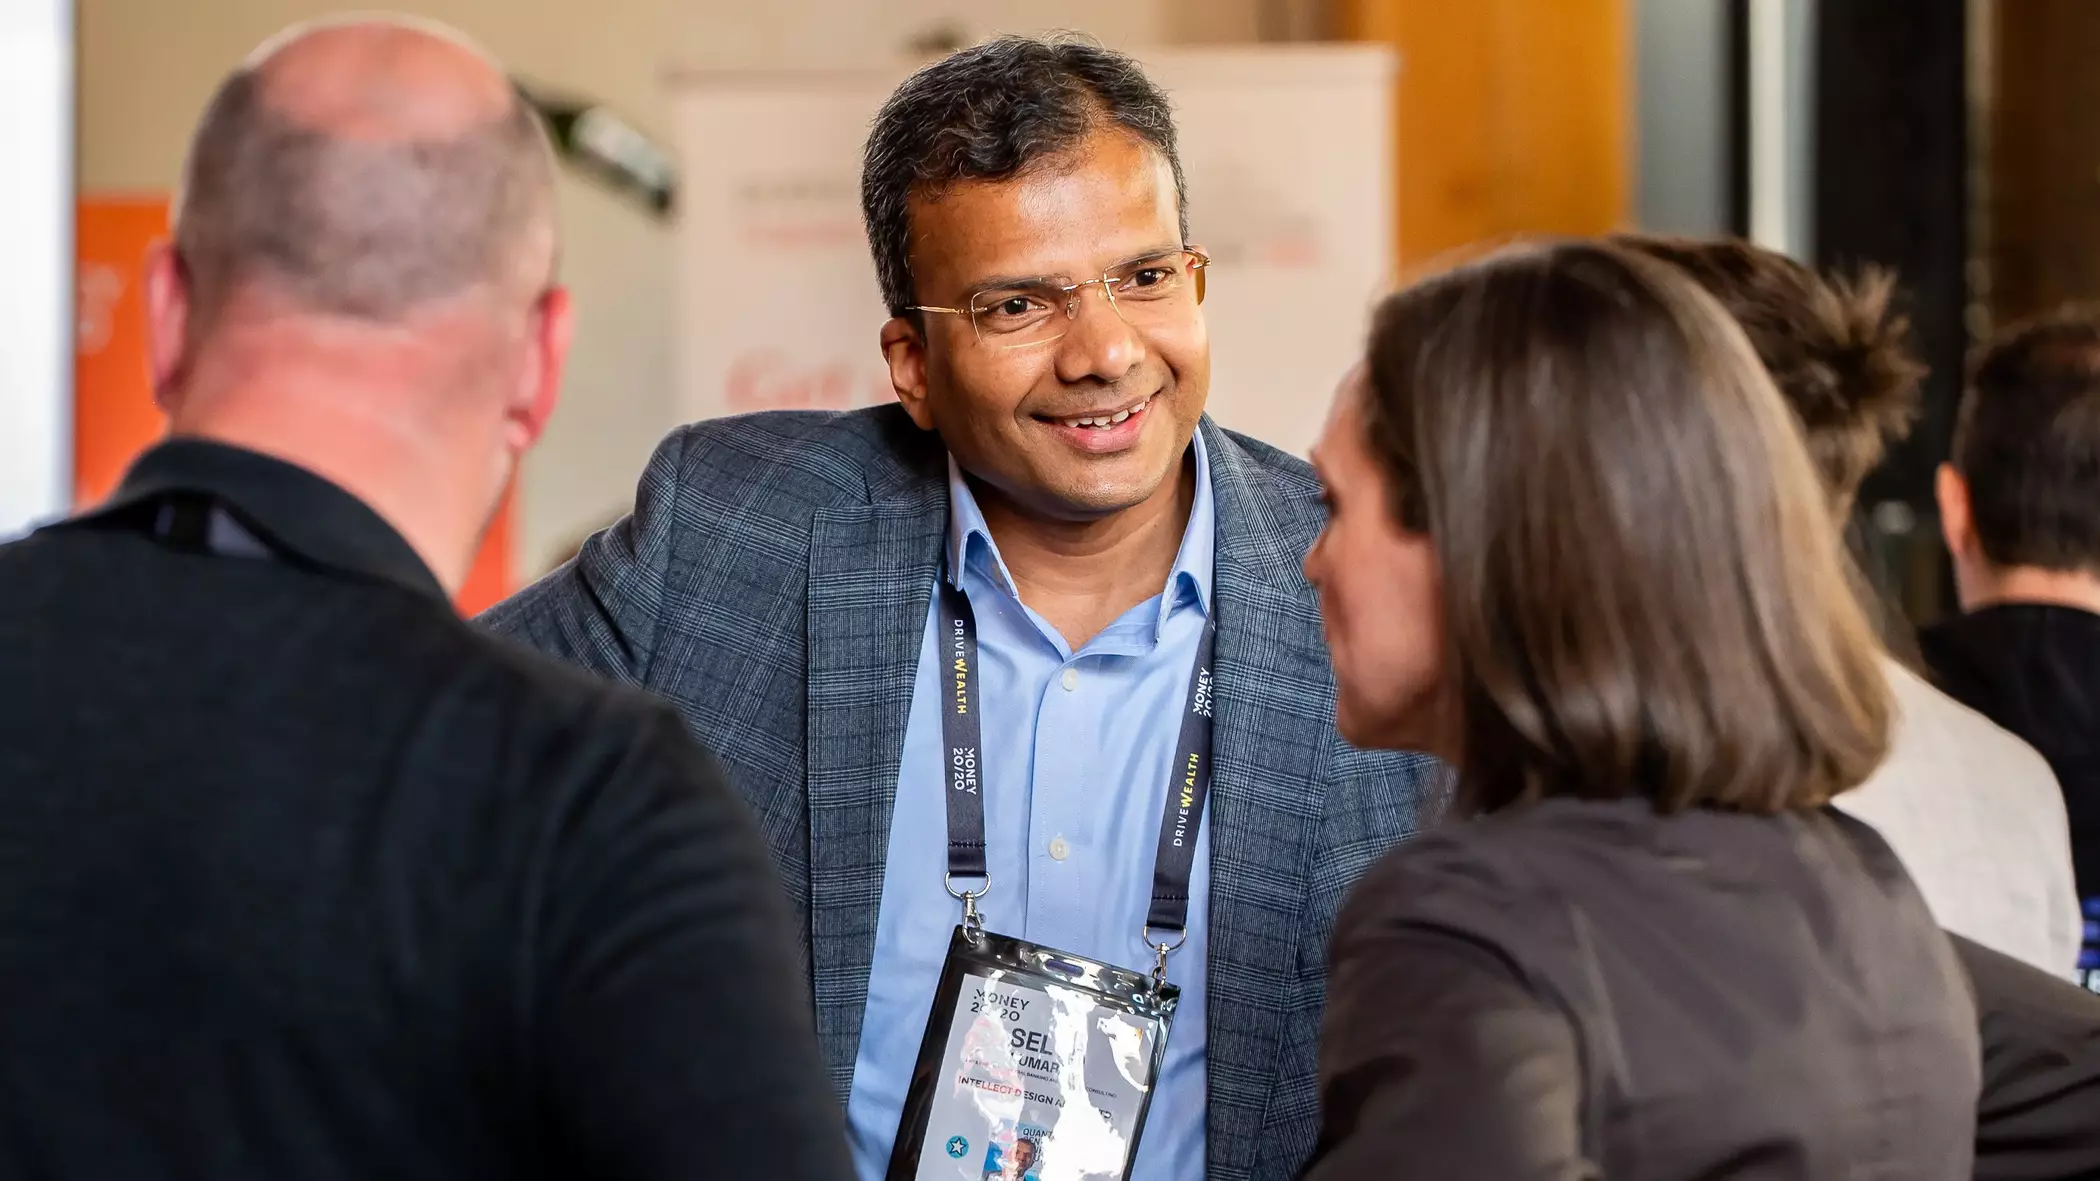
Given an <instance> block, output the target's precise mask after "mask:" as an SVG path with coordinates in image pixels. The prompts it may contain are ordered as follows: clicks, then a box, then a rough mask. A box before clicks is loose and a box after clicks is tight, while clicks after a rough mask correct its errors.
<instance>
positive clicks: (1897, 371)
mask: <svg viewBox="0 0 2100 1181" xmlns="http://www.w3.org/2000/svg"><path fill="white" fill-rule="evenodd" d="M1612 241H1613V242H1615V243H1617V244H1618V245H1620V246H1624V247H1627V248H1629V249H1632V250H1635V251H1638V252H1640V253H1642V254H1645V255H1647V256H1649V257H1650V258H1656V259H1660V260H1662V261H1663V262H1666V263H1669V264H1670V265H1671V266H1674V267H1676V268H1677V269H1678V270H1680V271H1682V272H1684V273H1685V274H1686V275H1689V276H1690V277H1691V278H1692V280H1693V281H1694V282H1696V283H1698V284H1699V286H1701V287H1703V288H1705V289H1706V293H1707V294H1708V295H1711V296H1713V297H1714V298H1715V299H1716V300H1718V301H1720V304H1721V306H1722V307H1724V308H1726V309H1728V314H1729V315H1731V316H1733V317H1735V321H1736V323H1737V324H1739V325H1741V326H1742V329H1743V334H1744V335H1745V336H1747V337H1749V338H1750V347H1751V348H1754V349H1756V350H1757V356H1758V359H1759V360H1761V361H1763V362H1764V364H1765V370H1766V372H1768V373H1770V374H1771V375H1772V382H1773V384H1775V385H1777V386H1778V387H1779V392H1780V394H1781V395H1782V396H1783V397H1785V399H1786V402H1787V405H1788V407H1790V408H1791V409H1792V410H1793V412H1794V417H1795V418H1797V419H1799V420H1800V422H1801V425H1802V427H1803V429H1804V430H1805V432H1806V437H1807V440H1808V453H1809V456H1810V458H1812V459H1814V460H1815V461H1816V470H1817V472H1818V473H1819V474H1821V476H1822V477H1823V486H1824V489H1825V490H1826V491H1827V492H1828V493H1829V494H1830V499H1831V503H1832V505H1833V507H1835V508H1836V509H1838V510H1839V511H1840V512H1843V511H1846V510H1848V509H1850V508H1851V505H1852V501H1853V498H1854V497H1856V496H1857V495H1858V494H1859V486H1860V484H1861V483H1862V482H1864V481H1865V480H1866V478H1867V473H1869V472H1871V471H1873V470H1874V468H1875V467H1877V466H1878V465H1879V464H1880V463H1881V460H1882V457H1883V456H1884V455H1885V454H1886V453H1887V451H1888V446H1889V444H1891V443H1897V442H1901V441H1902V440H1903V439H1904V437H1905V436H1907V435H1909V434H1910V430H1911V426H1912V425H1913V424H1914V423H1915V422H1916V421H1917V416H1918V406H1919V402H1920V400H1921V396H1922V388H1921V384H1920V383H1921V382H1922V381H1923V380H1924V377H1925V366H1924V365H1923V364H1921V363H1919V361H1918V359H1917V357H1916V355H1915V354H1914V353H1913V352H1912V351H1911V348H1910V344H1909V336H1910V326H1909V324H1908V323H1907V322H1906V321H1905V319H1904V318H1903V317H1902V316H1901V315H1898V314H1897V313H1896V311H1895V309H1894V306H1893V301H1894V297H1895V291H1896V283H1895V278H1894V276H1892V275H1891V274H1889V273H1888V272H1887V271H1884V270H1880V269H1878V268H1873V267H1868V268H1864V269H1862V270H1861V271H1859V272H1858V273H1856V274H1853V275H1850V276H1837V277H1830V278H1826V277H1824V276H1823V275H1819V274H1817V273H1816V272H1815V271H1814V270H1813V269H1811V268H1810V267H1808V266H1805V265H1803V264H1802V263H1800V262H1797V261H1795V260H1794V259H1791V258H1788V257H1787V256H1786V255H1784V254H1781V253H1779V252H1778V251H1776V250H1767V249H1765V248H1764V247H1761V246H1755V245H1752V244H1751V243H1749V242H1744V241H1742V240H1740V239H1735V238H1677V237H1668V236H1662V235H1649V234H1620V235H1615V236H1614V237H1613V239H1612Z"/></svg>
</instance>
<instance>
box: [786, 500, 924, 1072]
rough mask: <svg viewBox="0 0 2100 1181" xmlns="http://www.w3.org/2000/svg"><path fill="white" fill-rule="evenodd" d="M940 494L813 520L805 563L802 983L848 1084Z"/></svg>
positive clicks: (836, 1068) (826, 513) (835, 511)
mask: <svg viewBox="0 0 2100 1181" xmlns="http://www.w3.org/2000/svg"><path fill="white" fill-rule="evenodd" d="M947 526H948V499H947V489H946V487H945V485H944V484H943V483H942V482H940V481H939V480H931V481H924V480H921V481H914V482H912V483H911V484H910V485H909V486H908V487H906V488H905V489H903V490H902V491H901V492H900V493H899V494H898V495H896V496H894V497H892V498H889V499H885V500H879V501H877V502H876V503H874V504H869V505H855V506H851V507H847V508H829V509H821V510H819V511H818V512H817V514H816V517H815V520H814V523H813V529H812V537H811V544H810V553H809V717H808V736H809V737H808V741H809V752H808V756H809V784H808V799H809V879H810V880H809V885H810V912H809V921H810V948H811V952H812V956H811V959H812V963H811V965H810V971H811V975H812V979H813V981H814V983H815V995H816V1009H817V1037H818V1041H819V1043H820V1044H821V1045H822V1047H823V1050H824V1057H825V1061H826V1063H827V1064H828V1065H829V1067H830V1069H831V1076H832V1082H833V1084H834V1085H835V1087H836V1088H837V1090H838V1093H839V1095H841V1096H844V1095H845V1094H846V1093H847V1091H848V1089H849V1088H850V1087H851V1085H852V1081H853V1061H854V1056H855V1055H856V1054H857V1053H858V1051H859V1046H860V1024H861V1017H862V1014H863V1012H864V1010H865V1009H866V1006H867V999H868V971H869V966H870V964H871V963H872V962H873V961H874V957H875V918H876V911H877V909H878V908H879V907H880V905H881V903H882V871H883V860H884V856H885V854H886V853H887V851H888V847H889V832H890V814H891V811H892V809H893V807H894V805H895V803H896V795H897V769H898V766H899V764H900V762H901V761H902V759H903V755H904V727H905V723H906V721H907V719H908V717H909V715H910V713H911V696H912V688H913V686H914V684H915V682H916V680H917V677H918V670H919V645H920V641H921V639H922V637H923V633H924V631H925V623H926V612H927V609H928V605H929V603H930V601H931V599H932V596H933V582H934V578H935V577H936V575H937V574H938V573H939V568H940V555H941V539H942V537H943V535H944V534H945V533H946V531H947Z"/></svg>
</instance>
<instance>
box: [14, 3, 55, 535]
mask: <svg viewBox="0 0 2100 1181" xmlns="http://www.w3.org/2000/svg"><path fill="white" fill-rule="evenodd" d="M71 29H72V12H71V5H70V4H69V3H68V0H0V111H6V112H7V113H8V114H7V117H6V118H5V119H4V120H0V160H5V161H6V162H7V164H6V167H7V182H6V183H5V184H4V185H0V259H6V260H7V273H6V275H5V276H0V540H5V539H6V538H9V537H12V536H14V535H15V534H17V533H19V532H21V531H23V530H25V529H27V528H29V527H30V526H33V525H35V524H38V523H41V522H43V521H47V520H49V519H51V518H52V517H55V516H57V515H59V514H60V513H62V512H63V511H65V508H66V501H67V499H68V495H67V494H68V493H69V492H70V491H71V479H72V472H71V467H72V458H73V455H72V440H73V433H72V419H73V414H72V411H73V400H72V391H73V365H72V362H73V357H72V340H73V334H72V331H71V326H70V325H69V323H68V321H69V320H71V319H72V314H73V298H72V288H73V283H72V269H73V258H72V255H73V218H72V210H71V207H70V204H69V202H70V200H71V191H70V186H69V185H68V184H67V178H68V176H69V175H70V174H71V172H72V167H73V160H72V146H73V128H72V121H71V119H70V118H69V117H68V115H69V112H68V111H67V109H66V103H65V95H66V94H67V93H68V92H69V91H70V90H71V89H72V79H71V76H70V75H71V71H72V67H73V46H72V44H71V42H72V37H71Z"/></svg>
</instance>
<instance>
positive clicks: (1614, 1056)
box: [1308, 799, 1979, 1181]
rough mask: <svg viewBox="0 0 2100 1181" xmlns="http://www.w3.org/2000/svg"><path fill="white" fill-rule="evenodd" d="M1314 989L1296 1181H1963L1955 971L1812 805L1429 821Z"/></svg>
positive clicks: (1965, 1092)
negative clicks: (1312, 1152)
mask: <svg viewBox="0 0 2100 1181" xmlns="http://www.w3.org/2000/svg"><path fill="white" fill-rule="evenodd" d="M1328 996H1329V1001H1328V1010H1327V1017H1326V1026H1325V1031H1324V1037H1323V1041H1322V1045H1321V1055H1320V1086H1321V1099H1322V1102H1323V1105H1324V1115H1325V1125H1324V1127H1323V1130H1322V1134H1321V1140H1320V1146H1319V1150H1318V1154H1317V1155H1316V1156H1315V1158H1314V1163H1313V1165H1312V1166H1311V1169H1310V1171H1309V1173H1308V1177H1309V1178H1312V1179H1315V1181H1345V1179H1353V1178H1374V1177H1375V1178H1392V1177H1424V1178H1456V1177H1468V1178H1470V1177H1482V1178H1486V1177H1494V1178H1498V1179H1508V1181H1524V1179H1531V1178H1554V1179H1574V1178H1594V1177H1609V1178H1611V1181H1648V1179H1655V1181H1682V1179H1684V1178H1690V1177H1699V1178H1707V1179H1710V1181H1724V1179H1731V1181H1732V1179H1749V1178H1755V1179H1758V1181H1767V1179H1769V1181H1779V1179H1791V1178H1804V1179H1806V1178H1837V1177H1844V1178H1855V1177H1888V1178H1898V1177H1900V1178H1904V1179H1905V1181H1942V1179H1944V1181H1955V1179H1957V1178H1960V1179H1963V1181H1966V1179H1967V1178H1968V1177H1969V1176H1970V1167H1971V1156H1972V1152H1973V1149H1974V1135H1975V1121H1976V1101H1977V1092H1978V1079H1979V1063H1978V1046H1977V1028H1976V1013H1975V1009H1974V1007H1973V1004H1972V1001H1971V997H1970V994H1969V991H1968V986H1967V982H1966V980H1965V978H1964V974H1963V971H1962V968H1961V966H1960V964H1959V963H1958V962H1957V961H1956V959H1955V956H1954V954H1953V952H1952V951H1951V949H1950V948H1949V946H1948V942H1947V940H1946V938H1945V937H1944V936H1943V935H1941V933H1940V931H1939V929H1938V928H1937V927H1936V926H1935V925H1934V924H1933V921H1932V918H1931V915H1930V914H1929V913H1928V912H1927V910H1926V908H1925V904H1924V902H1923V900H1922V899H1921V898H1920V897H1919V895H1918V892H1917V890H1916V888H1915V887H1913V886H1912V885H1911V883H1910V879H1909V878H1908V877H1907V876H1906V875H1905V874H1904V872H1903V869H1902V867H1901V865H1900V864H1899V863H1898V862H1897V860H1896V857H1895V855H1894V854H1893V853H1891V852H1890V851H1889V849H1888V846H1887V845H1886V844H1884V843H1883V842H1882V840H1881V838H1880V836H1879V835H1877V834H1876V833H1875V832H1874V831H1873V830H1872V829H1870V828H1868V827H1866V826H1865V825H1863V824H1861V823H1859V822H1857V821H1854V820H1850V819H1848V818H1845V817H1843V816H1840V815H1838V814H1836V813H1835V812H1833V811H1829V810H1824V811H1821V812H1814V813H1802V814H1792V815H1784V816H1779V817H1755V816H1745V815H1740V814H1728V813H1720V812H1711V811H1692V812H1687V813H1683V814H1679V815H1676V816H1672V817H1661V816H1658V815H1656V814H1655V813H1654V812H1653V811H1652V810H1651V809H1650V807H1649V806H1648V804H1647V803H1646V802H1645V801H1640V800H1629V801H1613V802H1591V801H1578V800H1565V799H1562V800H1549V801H1546V802H1544V803H1540V804H1536V805H1531V806H1528V807H1523V808H1519V809H1514V810H1511V811H1509V812H1507V813H1503V814H1498V815H1495V816H1491V817H1486V818H1482V819H1478V820H1474V821H1471V822H1469V823H1465V824H1457V825H1453V826H1450V827H1448V828H1445V829H1443V830H1441V831H1438V832H1436V833H1433V834H1431V835H1428V836H1424V837H1421V838H1418V839H1416V840H1414V841H1413V842H1411V843H1409V844H1407V845H1404V846H1402V847H1401V848H1399V849H1397V850H1395V851H1394V852H1392V853H1391V854H1389V855H1388V856H1387V857H1386V859H1385V860H1384V861H1383V862H1381V863H1380V864H1379V866H1378V867H1377V868H1376V869H1374V870H1373V871H1372V872H1371V874H1370V876H1369V877H1367V878H1366V879H1365V880H1364V881H1363V883H1362V884H1361V885H1360V886H1359V887H1358V888H1357V890H1356V891H1355V893H1354V894H1353V895H1352V896H1351V897H1350V899H1349V902H1348V904H1347V905H1346V906H1345V908H1344V910H1343V913H1342V917H1341V920H1340V923H1339V925H1338V927H1337V929H1336V934H1335V941H1334V959H1333V965H1332V968H1331V975H1330V984H1329V993H1328Z"/></svg>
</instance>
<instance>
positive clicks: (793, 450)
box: [658, 406, 946, 519]
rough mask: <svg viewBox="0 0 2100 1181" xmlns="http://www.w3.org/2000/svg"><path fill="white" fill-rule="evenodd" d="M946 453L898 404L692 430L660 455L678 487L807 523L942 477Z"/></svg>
mask: <svg viewBox="0 0 2100 1181" xmlns="http://www.w3.org/2000/svg"><path fill="white" fill-rule="evenodd" d="M944 455H945V453H944V452H942V451H941V448H940V444H939V442H938V440H937V439H936V438H935V437H934V436H932V435H931V434H929V433H927V432H923V431H920V430H919V429H918V428H917V427H916V426H915V425H914V424H913V423H912V421H911V419H910V418H909V417H907V416H906V415H905V414H904V412H903V410H902V409H901V408H899V407H896V406H883V407H872V408H869V409H864V410H853V411H812V410H776V411H765V412H761V413H757V414H739V415H731V416H729V417H725V418H710V419H704V420H702V421H699V422H694V423H689V424H687V425H685V426H682V427H680V428H678V429H677V430H675V431H673V432H672V433H671V436H670V437H669V438H667V439H666V440H665V441H664V444H663V446H662V447H660V448H659V449H658V462H663V461H664V459H665V458H666V457H670V458H671V459H672V461H673V462H674V463H675V466H676V477H675V483H676V486H677V488H678V490H679V491H680V492H681V493H683V494H687V495H694V496H697V497H699V498H700V499H701V500H703V501H707V502H711V503H714V504H717V505H723V506H727V507H730V508H734V509H745V510H751V511H755V512H759V513H761V514H763V515H765V516H767V517H778V516H785V515H794V516H799V517H802V518H805V519H806V518H807V515H808V513H809V512H810V511H812V510H815V509H821V508H828V507H835V506H842V505H853V504H866V503H868V502H869V500H870V499H872V498H874V497H875V496H878V495H880V494H882V493H883V492H884V491H887V490H889V489H893V488H895V487H898V486H901V485H905V484H909V483H912V482H915V481H920V480H926V479H936V480H937V479H944V478H945V462H946V461H945V458H944Z"/></svg>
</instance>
